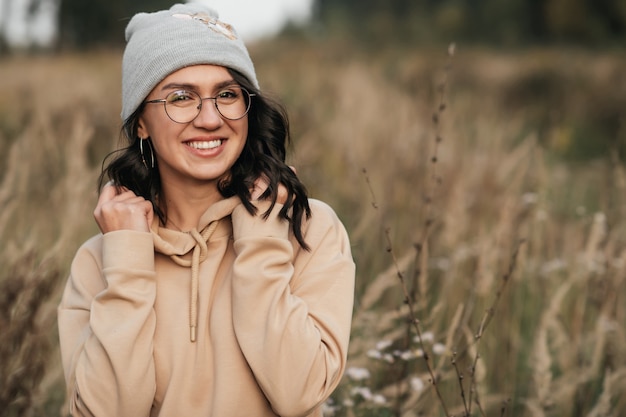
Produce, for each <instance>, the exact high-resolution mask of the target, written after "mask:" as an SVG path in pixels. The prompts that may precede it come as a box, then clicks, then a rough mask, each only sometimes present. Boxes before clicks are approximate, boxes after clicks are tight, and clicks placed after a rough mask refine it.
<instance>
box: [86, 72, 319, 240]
mask: <svg viewBox="0 0 626 417" xmlns="http://www.w3.org/2000/svg"><path fill="white" fill-rule="evenodd" d="M228 71H229V73H230V74H231V75H232V77H233V78H234V80H235V81H236V82H237V83H238V84H239V85H240V86H241V87H243V88H245V89H246V90H248V91H249V92H250V93H252V94H255V96H254V99H253V100H252V103H251V106H250V111H249V112H248V138H247V140H246V143H245V145H244V148H243V150H242V152H241V155H240V156H239V158H238V159H237V161H235V164H234V165H233V167H232V168H231V172H230V176H228V178H226V179H223V180H222V181H221V182H220V183H219V184H218V190H219V191H220V193H221V194H222V196H224V197H225V198H227V197H233V196H238V197H239V198H240V200H241V202H242V203H243V205H244V207H245V208H246V210H247V211H248V212H249V213H250V214H255V213H256V211H257V208H256V207H255V206H254V204H253V203H252V202H251V201H250V200H251V193H250V190H251V189H252V188H253V186H254V182H255V181H256V180H257V179H258V178H260V177H264V178H265V179H266V181H267V182H268V187H267V189H266V190H265V192H264V193H263V194H262V195H261V197H260V198H261V199H264V200H269V201H271V203H272V204H271V206H270V208H269V209H268V210H267V211H266V212H265V213H263V217H265V218H267V216H269V214H270V212H271V210H272V209H273V207H274V205H275V204H276V199H277V197H278V187H279V185H280V184H282V185H283V186H284V187H285V188H286V189H287V199H286V201H285V203H284V204H283V207H282V209H281V210H280V213H279V215H280V217H281V218H283V219H285V220H287V221H289V222H290V224H291V229H292V231H293V234H294V236H295V238H296V240H297V241H298V243H299V244H300V245H301V246H302V247H303V248H304V249H308V246H307V244H306V242H305V241H304V238H303V236H302V222H303V220H304V218H305V217H306V218H309V217H310V216H311V209H310V207H309V202H308V197H307V191H306V188H305V187H304V185H303V184H302V182H300V180H299V179H298V177H297V176H296V174H295V173H294V172H293V170H292V169H291V168H290V167H289V166H288V165H287V164H286V163H285V156H286V146H287V144H288V143H289V142H290V133H289V119H288V117H287V113H286V111H285V109H284V107H283V106H282V105H281V104H280V103H279V102H277V101H275V100H273V99H271V98H269V97H267V96H266V95H264V94H263V93H261V92H260V91H259V89H258V88H256V87H255V86H254V85H253V84H252V83H250V81H249V80H248V79H247V78H246V77H244V76H243V75H242V74H240V73H239V72H237V71H234V70H232V69H228ZM143 108H144V105H143V104H142V105H141V106H139V107H138V108H137V110H135V112H134V113H133V114H131V115H130V116H129V117H128V119H126V120H125V122H124V125H123V127H122V135H123V136H124V137H125V138H126V140H127V142H128V146H126V147H124V148H122V149H119V150H117V151H114V152H112V153H111V154H109V155H107V157H106V158H105V159H104V162H103V168H102V172H101V174H100V178H99V180H98V185H99V189H102V186H103V184H104V182H105V181H106V180H107V179H110V180H112V181H113V182H114V183H115V184H116V185H118V186H123V187H126V188H128V189H129V190H131V191H133V192H134V193H135V194H136V195H138V196H142V197H143V198H145V199H146V200H149V201H151V202H152V207H153V208H154V212H155V214H156V215H157V216H158V217H159V219H160V221H161V223H163V224H165V223H166V221H167V207H166V206H165V203H164V202H163V201H159V195H160V193H161V178H160V176H159V170H158V169H157V168H158V167H157V166H156V161H155V167H154V168H152V169H146V166H145V165H144V162H143V161H142V157H141V152H140V148H139V146H140V145H139V143H140V140H139V138H138V137H137V130H138V121H139V117H140V115H141V113H142V111H143ZM111 158H113V159H112V160H110V159H111ZM109 160H110V162H108V163H107V161H109ZM290 212H291V213H290Z"/></svg>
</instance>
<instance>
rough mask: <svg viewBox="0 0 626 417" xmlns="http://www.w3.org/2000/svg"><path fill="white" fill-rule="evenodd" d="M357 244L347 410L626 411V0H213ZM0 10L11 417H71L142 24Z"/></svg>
mask: <svg viewBox="0 0 626 417" xmlns="http://www.w3.org/2000/svg"><path fill="white" fill-rule="evenodd" d="M206 3H207V4H209V5H213V6H214V7H215V8H216V9H217V10H218V11H220V15H221V18H222V20H224V21H226V22H228V23H231V24H233V25H234V26H235V27H236V28H237V30H238V31H239V33H240V34H241V36H242V37H243V38H244V39H245V40H246V42H247V44H248V47H249V50H250V54H251V56H252V59H253V61H254V62H255V66H256V70H257V75H258V78H259V80H260V82H261V87H262V89H263V90H264V91H266V92H267V93H268V94H272V95H274V96H276V97H277V98H279V99H280V100H281V101H283V102H284V103H285V105H286V107H287V109H288V110H289V114H290V120H291V126H292V136H293V143H292V146H291V148H290V154H289V163H290V164H291V165H295V166H296V167H297V169H298V175H299V176H300V177H301V178H302V179H303V181H304V182H305V184H306V185H307V187H308V189H309V192H310V194H311V196H312V197H315V198H319V199H322V200H325V201H326V202H328V203H330V204H331V205H332V206H333V207H334V208H335V210H336V211H337V213H338V215H339V216H340V218H341V219H342V221H343V222H344V224H345V225H346V228H347V229H348V232H349V233H350V235H351V241H352V248H353V254H354V257H355V261H356V263H357V288H356V303H355V309H354V320H353V331H352V342H351V347H350V356H349V368H348V371H347V372H346V375H345V376H344V378H343V380H342V382H341V384H340V386H339V388H338V390H337V391H336V392H335V393H334V395H333V396H332V398H331V399H330V400H329V401H328V402H327V403H326V413H327V415H329V416H330V415H335V416H403V417H410V416H452V415H455V416H555V417H556V416H558V417H562V416H588V417H599V416H623V415H626V397H624V396H623V395H622V394H623V393H624V392H626V171H625V164H624V161H625V159H626V111H625V110H624V109H625V108H626V53H625V52H626V1H624V0H594V1H592V0H509V1H507V2H502V1H497V0H482V1H480V0H437V1H435V0H411V1H408V0H365V1H363V0H362V1H358V2H357V1H355V0H333V1H329V0H301V1H295V0H289V1H288V0H276V1H263V2H259V1H256V2H255V1H234V0H231V1H228V0H220V1H217V0H216V1H206ZM171 4H173V2H171V1H148V0H142V1H132V2H131V1H129V0H126V1H120V0H106V1H105V0H92V1H89V2H87V1H84V0H1V1H0V91H1V93H0V336H1V337H0V415H3V416H64V415H67V410H66V408H65V405H64V401H65V386H64V379H63V371H62V367H61V364H60V355H59V352H58V334H57V330H56V306H57V304H58V302H59V298H60V294H61V291H62V289H63V285H64V283H65V280H66V278H67V274H68V269H69V264H70V262H71V259H72V257H73V256H74V253H75V251H76V250H77V248H78V247H79V246H80V244H81V243H82V242H83V241H85V240H86V239H87V238H88V237H90V236H91V235H93V234H95V233H97V232H98V229H97V227H96V225H95V223H94V221H93V218H92V211H93V208H94V207H95V202H96V198H97V189H96V184H97V177H98V175H99V173H100V171H101V167H102V160H103V158H104V157H105V156H106V155H107V154H108V153H109V152H111V151H113V150H114V149H116V148H118V147H119V146H123V143H122V142H121V140H120V128H121V120H120V119H119V113H120V108H121V106H120V104H121V91H120V85H121V78H120V67H121V55H122V51H123V46H124V36H123V34H124V28H125V26H126V24H127V23H128V21H129V19H130V17H131V16H132V15H133V14H134V13H136V12H139V11H153V10H158V9H162V8H168V7H170V6H171Z"/></svg>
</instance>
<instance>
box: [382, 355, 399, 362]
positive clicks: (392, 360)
mask: <svg viewBox="0 0 626 417" xmlns="http://www.w3.org/2000/svg"><path fill="white" fill-rule="evenodd" d="M383 360H384V361H385V362H387V363H394V362H395V361H396V360H395V359H394V358H393V355H392V354H391V353H385V354H384V355H383Z"/></svg>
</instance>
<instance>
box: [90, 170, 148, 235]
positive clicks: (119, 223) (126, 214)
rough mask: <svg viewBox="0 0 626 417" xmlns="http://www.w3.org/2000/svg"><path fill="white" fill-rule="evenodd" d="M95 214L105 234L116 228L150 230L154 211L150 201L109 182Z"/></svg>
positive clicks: (101, 195) (99, 199) (102, 193)
mask: <svg viewBox="0 0 626 417" xmlns="http://www.w3.org/2000/svg"><path fill="white" fill-rule="evenodd" d="M118 190H119V191H118ZM93 215H94V217H95V219H96V223H98V227H99V228H100V231H101V232H102V233H103V234H104V233H108V232H114V231H116V230H136V231H139V232H149V231H150V225H151V224H152V219H153V218H154V211H153V210H152V203H151V202H150V201H148V200H146V199H145V198H143V197H139V196H137V195H136V194H135V193H134V192H132V191H130V190H128V189H127V188H124V187H116V186H115V185H113V183H111V182H109V183H107V184H106V185H105V186H104V188H103V189H102V192H101V193H100V197H99V198H98V204H97V206H96V209H95V210H94V212H93Z"/></svg>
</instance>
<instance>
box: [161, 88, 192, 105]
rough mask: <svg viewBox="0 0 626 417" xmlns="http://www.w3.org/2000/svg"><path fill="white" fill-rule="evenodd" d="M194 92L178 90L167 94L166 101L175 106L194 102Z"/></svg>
mask: <svg viewBox="0 0 626 417" xmlns="http://www.w3.org/2000/svg"><path fill="white" fill-rule="evenodd" d="M196 100H197V99H196V96H195V94H194V93H192V92H190V91H186V90H178V91H174V92H173V93H170V94H169V95H168V96H167V103H168V104H173V105H175V106H186V105H190V104H193V103H194V102H196Z"/></svg>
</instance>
